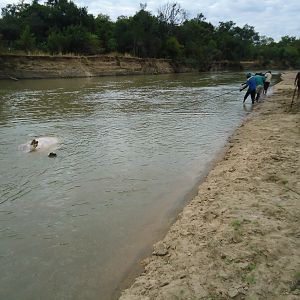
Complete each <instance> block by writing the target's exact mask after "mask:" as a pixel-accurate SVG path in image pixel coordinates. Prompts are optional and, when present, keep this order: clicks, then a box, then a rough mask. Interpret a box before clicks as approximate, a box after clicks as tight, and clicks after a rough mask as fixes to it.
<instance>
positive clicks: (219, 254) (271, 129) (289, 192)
mask: <svg viewBox="0 0 300 300" xmlns="http://www.w3.org/2000/svg"><path fill="white" fill-rule="evenodd" d="M295 75H296V72H287V73H285V74H283V75H282V79H283V81H281V82H280V83H279V84H277V85H276V86H275V87H273V90H274V92H273V95H272V96H268V97H266V98H264V100H263V102H261V103H258V104H256V105H255V107H254V109H253V112H252V113H251V114H250V115H249V116H248V117H247V118H246V119H245V121H244V122H243V123H242V124H241V126H240V127H239V128H238V129H237V130H236V132H235V134H234V135H233V136H232V137H231V138H230V140H229V141H228V146H227V151H226V152H225V155H224V157H223V159H222V160H221V161H219V162H218V163H217V164H216V166H215V167H214V168H213V169H212V170H211V172H210V173H209V175H208V176H207V178H206V180H205V181H204V182H203V183H202V184H201V186H200V187H199V192H198V195H197V196H196V197H195V198H194V199H193V200H192V201H191V202H190V203H189V204H188V205H187V206H186V207H185V208H184V210H183V212H182V213H181V214H180V215H179V216H178V219H177V221H176V222H175V223H174V224H173V225H172V227H171V228H170V230H169V231H168V233H167V234H166V236H165V238H164V239H163V240H162V241H159V242H158V243H156V244H155V245H154V250H153V255H152V256H151V257H148V258H146V259H145V260H144V261H142V262H141V263H142V264H143V265H144V272H143V273H142V274H141V275H140V276H139V277H137V278H136V279H135V281H134V283H133V284H132V286H131V287H130V288H128V289H127V290H125V291H123V293H122V295H121V297H120V299H121V300H129V299H249V300H250V299H251V300H255V299H272V300H273V299H289V300H292V299H300V220H299V219H300V126H299V125H300V99H298V100H297V101H296V102H295V103H294V105H293V107H292V109H290V107H289V105H290V102H291V98H292V95H293V91H294V86H293V83H294V78H295ZM249 101H250V100H249ZM241 102H242V101H241ZM241 105H242V104H241Z"/></svg>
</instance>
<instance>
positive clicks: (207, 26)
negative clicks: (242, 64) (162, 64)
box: [0, 0, 300, 69]
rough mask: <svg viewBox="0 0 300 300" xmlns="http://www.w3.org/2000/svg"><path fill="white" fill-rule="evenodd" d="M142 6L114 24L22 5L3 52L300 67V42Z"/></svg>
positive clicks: (169, 8) (67, 9)
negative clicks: (254, 62) (153, 11)
mask: <svg viewBox="0 0 300 300" xmlns="http://www.w3.org/2000/svg"><path fill="white" fill-rule="evenodd" d="M146 8H147V5H146V4H141V5H140V10H139V11H138V12H136V14H135V15H134V16H131V17H125V16H120V17H119V18H118V19H117V21H115V22H113V21H111V20H110V18H109V17H108V16H106V15H102V14H99V15H98V16H97V17H94V16H93V15H91V14H89V13H88V12H87V9H86V8H80V7H77V6H76V5H75V4H74V3H73V2H72V1H68V0H48V1H47V2H45V3H44V4H39V3H38V0H33V2H32V3H31V4H25V3H24V2H20V3H19V4H9V5H7V6H6V7H5V8H2V14H1V15H2V17H1V18H0V51H1V52H2V53H7V52H10V53H18V51H23V52H26V53H41V52H42V53H51V54H67V53H69V54H70V53H72V54H80V55H96V54H106V53H112V52H117V53H123V54H124V53H127V54H131V55H133V56H137V57H155V58H171V59H173V60H174V61H177V62H180V63H183V64H186V65H190V66H194V67H199V68H202V69H205V68H206V67H209V65H210V64H211V63H212V62H213V61H221V60H231V61H240V60H259V61H260V62H261V63H262V64H265V65H267V64H268V63H270V62H275V63H276V62H281V64H284V65H285V66H294V67H296V66H299V65H300V39H299V38H298V39H297V38H295V37H288V36H285V37H282V39H281V41H279V42H274V40H273V39H272V38H268V37H264V36H259V34H258V33H257V32H256V31H255V29H254V27H252V26H249V25H245V26H244V27H242V28H241V27H238V26H236V25H235V23H233V22H232V21H228V22H220V23H219V25H218V26H213V25H212V24H211V23H209V22H207V21H206V19H205V18H204V16H203V15H202V14H201V13H200V14H199V15H198V16H197V17H196V18H193V19H188V18H187V14H186V12H185V10H184V9H182V8H181V7H180V5H179V4H178V3H167V4H165V5H163V6H162V7H161V8H160V9H159V10H158V14H157V15H156V16H155V15H153V14H151V13H150V12H149V11H147V10H146Z"/></svg>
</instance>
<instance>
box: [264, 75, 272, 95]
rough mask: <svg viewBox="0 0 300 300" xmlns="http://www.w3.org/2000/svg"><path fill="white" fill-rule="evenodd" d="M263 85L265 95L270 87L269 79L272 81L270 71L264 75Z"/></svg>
mask: <svg viewBox="0 0 300 300" xmlns="http://www.w3.org/2000/svg"><path fill="white" fill-rule="evenodd" d="M265 78H266V80H265V83H264V95H267V90H268V88H269V86H270V83H271V79H272V73H271V71H268V72H266V73H265Z"/></svg>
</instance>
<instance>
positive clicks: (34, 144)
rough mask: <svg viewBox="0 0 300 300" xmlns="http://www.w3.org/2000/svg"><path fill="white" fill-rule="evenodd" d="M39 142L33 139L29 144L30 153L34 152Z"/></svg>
mask: <svg viewBox="0 0 300 300" xmlns="http://www.w3.org/2000/svg"><path fill="white" fill-rule="evenodd" d="M38 144H39V142H38V141H37V140H35V139H33V140H32V141H31V143H30V150H29V151H30V152H31V151H34V150H35V149H36V147H37V146H38Z"/></svg>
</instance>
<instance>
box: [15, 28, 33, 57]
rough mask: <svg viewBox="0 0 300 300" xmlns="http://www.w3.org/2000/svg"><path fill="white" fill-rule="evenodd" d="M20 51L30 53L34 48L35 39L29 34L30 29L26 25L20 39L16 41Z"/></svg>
mask: <svg viewBox="0 0 300 300" xmlns="http://www.w3.org/2000/svg"><path fill="white" fill-rule="evenodd" d="M18 45H19V47H20V49H22V50H25V51H26V52H29V51H32V50H33V49H34V48H35V37H34V35H33V34H32V33H31V32H30V28H29V26H28V25H26V27H25V29H24V31H23V32H22V34H21V36H20V39H19V41H18Z"/></svg>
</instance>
